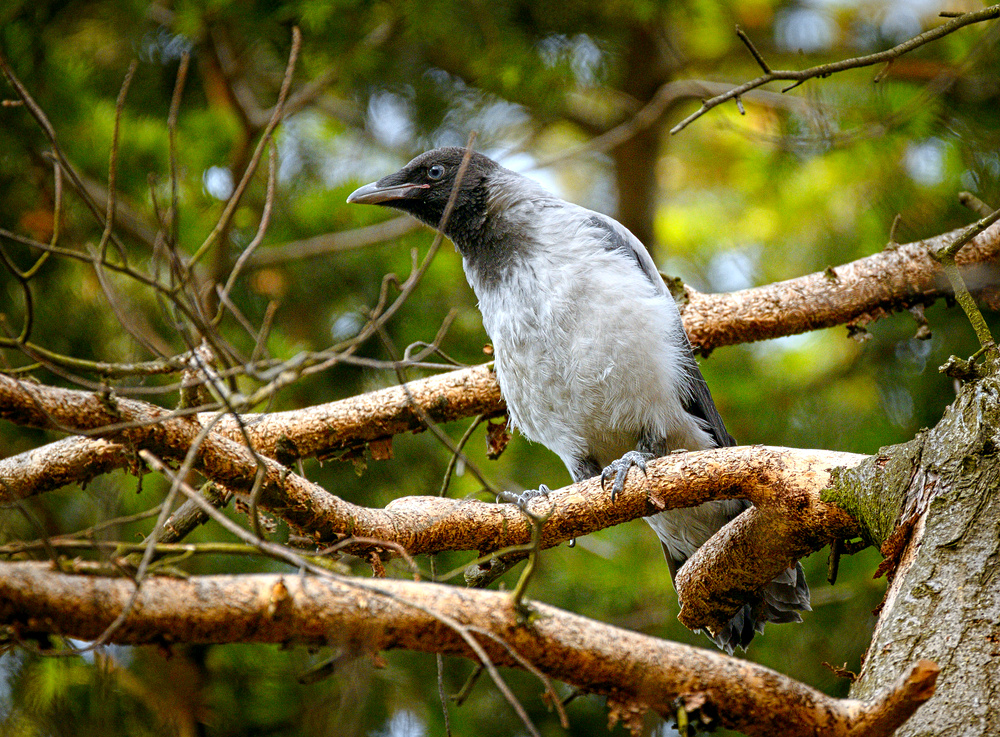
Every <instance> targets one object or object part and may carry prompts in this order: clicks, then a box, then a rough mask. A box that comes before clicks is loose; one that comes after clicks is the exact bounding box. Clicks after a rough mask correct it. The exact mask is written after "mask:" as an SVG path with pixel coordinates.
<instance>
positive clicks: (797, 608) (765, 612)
mask: <svg viewBox="0 0 1000 737" xmlns="http://www.w3.org/2000/svg"><path fill="white" fill-rule="evenodd" d="M809 611H812V607H811V606H809V584H807V583H806V576H805V573H804V572H803V571H802V565H801V564H799V563H798V562H797V561H796V563H795V567H794V568H786V569H785V570H784V571H783V572H782V573H781V574H780V575H779V576H778V577H777V578H775V579H774V580H773V581H771V583H769V584H768V585H767V586H765V587H764V590H763V591H761V597H760V598H759V599H757V600H756V601H752V602H750V603H748V604H746V605H745V606H744V607H743V608H742V609H740V610H739V611H738V612H736V616H735V617H733V618H732V619H731V620H730V621H729V623H728V624H727V625H726V626H725V627H723V628H722V630H721V631H720V632H719V633H718V634H717V635H716V636H715V637H713V638H712V640H713V641H714V642H715V644H716V645H718V646H719V648H720V649H721V650H725V651H726V652H727V653H728V654H730V655H732V654H733V651H734V650H735V649H736V646H737V645H739V646H740V647H741V648H743V649H744V650H746V649H747V645H749V644H750V641H751V640H752V639H753V636H754V635H755V634H756V633H757V632H763V631H764V625H765V624H766V623H768V622H777V623H784V622H801V621H802V617H801V616H800V615H799V612H809Z"/></svg>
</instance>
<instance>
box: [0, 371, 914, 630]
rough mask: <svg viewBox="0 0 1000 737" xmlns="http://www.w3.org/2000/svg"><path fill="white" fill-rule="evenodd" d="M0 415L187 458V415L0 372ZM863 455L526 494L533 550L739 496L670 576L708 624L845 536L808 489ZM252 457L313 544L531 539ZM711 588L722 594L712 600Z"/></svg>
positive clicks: (221, 463)
mask: <svg viewBox="0 0 1000 737" xmlns="http://www.w3.org/2000/svg"><path fill="white" fill-rule="evenodd" d="M158 413H159V414H158ZM0 417H5V418H7V419H14V420H16V421H17V422H19V423H20V424H25V425H30V426H34V427H62V428H66V427H73V428H74V429H76V430H78V431H80V430H87V429H93V428H105V427H108V426H111V425H113V424H115V423H117V424H118V425H119V426H120V427H121V426H122V425H123V424H124V425H125V426H124V427H122V429H119V430H116V431H114V433H113V434H112V435H111V436H110V439H113V440H117V441H118V442H120V443H122V444H123V445H125V446H127V447H130V448H132V449H134V451H138V450H140V449H148V450H151V451H152V452H154V453H155V454H157V455H159V456H162V457H165V458H173V459H181V458H184V457H185V456H186V454H187V453H188V451H189V448H190V447H191V445H192V443H194V442H195V441H196V439H197V436H198V433H199V432H200V430H201V425H200V424H199V423H198V422H196V421H194V420H192V419H190V418H178V417H170V416H169V414H168V413H166V412H165V411H163V410H157V409H156V408H155V407H152V406H151V405H146V404H144V403H142V402H138V401H136V400H129V399H119V400H117V403H116V405H115V407H114V411H112V410H111V409H109V407H108V405H107V404H106V403H104V402H102V401H101V399H100V398H98V397H96V396H95V395H93V394H89V393H86V392H78V391H72V390H67V389H55V388H52V387H39V386H35V385H29V384H25V383H23V382H17V381H15V380H14V379H11V378H9V377H5V376H0ZM136 423H142V424H138V425H137V424H136ZM865 458H866V456H858V455H854V454H850V453H837V452H832V451H803V450H790V449H773V448H763V447H759V446H744V447H737V448H717V449H714V450H710V451H701V452H697V453H687V454H680V455H673V456H668V457H666V458H661V459H658V460H656V461H654V462H651V463H650V464H649V465H648V468H647V473H646V475H643V476H640V475H638V474H632V476H631V477H630V478H629V479H628V480H627V483H626V484H625V488H624V490H623V491H622V492H621V493H620V494H619V495H618V497H617V499H616V500H615V501H614V502H612V500H611V495H610V490H608V489H602V488H601V484H600V481H599V480H597V479H591V480H588V481H584V482H580V483H577V484H573V485H571V486H568V487H565V488H563V489H560V490H558V491H554V492H552V493H550V494H549V496H548V497H540V498H537V499H535V500H534V501H533V502H532V504H531V505H530V507H529V511H530V512H532V513H533V514H534V515H536V516H542V515H547V519H546V522H545V525H544V526H543V528H542V530H541V535H540V537H539V541H538V544H539V546H540V547H541V548H548V547H552V546H554V545H558V544H559V543H561V542H565V541H567V540H570V539H572V538H574V537H578V536H581V535H586V534H589V533H591V532H595V531H597V530H600V529H604V528H607V527H612V526H614V525H617V524H621V523H623V522H627V521H629V520H632V519H636V518H638V517H645V516H649V515H651V514H655V513H656V512H659V511H663V510H665V509H676V508H681V507H691V506H695V505H697V504H701V503H702V502H705V501H709V500H712V499H724V498H730V499H733V498H740V499H750V500H751V501H752V502H753V503H754V504H755V506H756V507H757V509H756V510H754V511H753V514H749V513H748V514H744V515H742V516H741V517H739V518H738V519H737V520H735V521H734V523H733V525H734V526H735V527H736V528H737V529H739V530H740V535H739V538H740V541H743V540H750V541H752V542H753V543H754V544H753V545H748V544H743V543H742V542H738V543H737V544H733V545H732V546H730V547H727V548H726V550H725V551H723V552H722V553H720V558H721V559H722V560H724V561H725V563H724V564H723V565H722V566H718V565H716V566H714V567H713V566H710V565H705V566H700V565H699V566H689V567H687V568H692V570H693V571H696V572H694V573H692V574H691V580H690V583H689V582H688V578H686V577H685V576H679V577H678V591H679V593H680V596H681V600H682V601H683V602H684V606H685V607H687V610H683V609H682V621H684V622H685V624H687V625H688V626H690V627H702V626H716V623H717V621H718V619H719V618H720V617H722V616H725V612H726V611H728V608H727V607H731V606H733V603H734V602H735V597H736V596H738V595H739V592H749V591H756V590H758V589H759V588H760V587H761V586H763V585H764V584H766V583H767V582H768V581H770V580H771V578H773V577H774V575H776V574H777V573H778V572H779V571H781V570H783V569H784V568H785V567H787V566H788V565H789V564H790V563H791V561H792V560H794V559H795V557H797V556H800V555H804V554H806V553H808V552H810V551H811V550H815V549H818V548H819V547H822V546H823V545H825V544H826V543H827V542H829V541H830V540H833V539H838V538H843V537H853V536H855V535H856V534H857V533H858V530H859V527H858V525H857V523H856V522H855V521H854V520H853V519H852V518H851V517H850V516H849V515H847V514H846V513H845V512H843V511H841V510H840V509H839V508H837V507H834V506H832V505H828V504H826V503H825V502H823V501H822V499H821V494H822V493H823V491H824V490H825V489H826V488H827V487H828V486H829V485H830V483H831V478H832V477H831V474H832V473H833V470H834V469H835V468H839V467H854V466H856V465H858V464H859V463H860V462H861V461H863V460H864V459H865ZM262 460H263V465H264V469H265V472H264V478H263V482H262V486H261V490H260V497H259V500H260V505H261V506H262V507H264V508H266V509H269V510H270V511H272V512H274V513H275V514H277V515H279V516H281V517H282V518H283V519H285V520H286V521H288V522H289V524H291V525H293V526H295V527H296V528H298V529H299V530H302V531H303V532H304V533H306V534H308V535H310V536H311V537H313V538H314V539H315V540H317V541H318V542H319V541H323V542H327V541H334V540H340V539H343V538H346V537H351V536H355V537H358V538H367V539H371V540H380V541H385V542H386V543H387V544H395V545H399V546H402V547H403V548H405V549H406V550H407V551H408V552H409V553H410V554H412V555H416V554H421V553H433V552H439V551H443V550H478V551H482V552H493V551H497V550H500V549H503V548H508V547H512V546H517V545H525V544H527V543H530V542H531V541H532V523H531V521H530V520H529V519H528V518H527V517H526V516H525V515H523V513H522V512H521V510H520V509H519V508H518V507H517V506H516V505H510V504H501V505H497V504H485V503H482V502H477V501H466V500H458V499H447V498H441V497H402V498H399V499H396V500H394V501H393V502H392V503H390V504H389V505H388V506H387V507H386V508H385V509H384V510H383V509H369V508H366V507H359V506H356V505H353V504H349V503H348V502H345V501H343V500H341V499H339V498H338V497H336V496H333V495H332V494H328V493H326V492H325V491H324V490H323V489H322V488H320V487H319V486H317V485H315V484H313V483H311V482H309V481H307V480H305V479H303V478H301V477H300V476H298V475H296V474H294V473H292V472H290V471H288V469H286V468H285V467H283V466H281V465H280V464H278V463H277V462H275V461H272V460H270V459H269V458H266V457H264V458H263V459H262ZM257 462H258V461H257V457H255V456H254V455H253V454H252V453H251V452H250V451H249V450H248V449H247V448H246V447H245V446H243V445H241V444H239V443H238V442H235V441H233V440H229V439H227V438H224V437H221V436H220V435H219V434H218V433H213V434H212V435H210V436H209V437H208V438H207V439H206V440H204V442H203V443H202V444H201V447H199V449H198V455H197V461H196V464H195V467H196V468H197V469H198V470H199V471H200V472H201V473H203V474H204V475H205V476H206V477H208V478H209V479H210V480H212V481H214V482H216V483H217V484H219V485H220V486H222V487H224V488H226V489H227V490H230V491H236V492H239V493H243V494H248V493H250V491H251V489H252V487H253V483H254V478H255V475H256V472H257V468H258V465H257ZM15 484H16V480H15V479H12V478H3V479H2V483H0V494H2V496H0V498H2V499H5V500H6V499H10V498H12V497H15V496H16V495H14V494H11V492H10V490H9V489H8V487H13V486H14V485H15ZM897 513H898V512H897V510H896V509H892V510H890V511H889V512H888V514H891V515H893V516H895V515H896V514H897ZM727 529H728V528H727ZM755 546H756V547H755ZM356 547H358V548H362V549H370V548H371V547H372V546H371V544H370V543H366V544H364V545H358V546H356ZM685 570H687V569H685ZM688 586H691V588H690V589H689V588H687V587H688ZM689 592H690V593H689ZM714 592H722V593H721V597H720V598H721V601H717V598H716V597H717V596H718V595H717V594H715V593H714ZM710 595H711V598H709V597H710ZM727 597H728V598H727ZM720 612H722V614H720ZM730 616H731V615H730ZM727 618H728V617H727Z"/></svg>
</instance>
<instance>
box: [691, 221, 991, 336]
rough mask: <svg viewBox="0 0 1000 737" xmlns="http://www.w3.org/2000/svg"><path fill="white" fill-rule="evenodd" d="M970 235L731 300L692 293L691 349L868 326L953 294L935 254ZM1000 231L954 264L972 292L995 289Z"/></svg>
mask: <svg viewBox="0 0 1000 737" xmlns="http://www.w3.org/2000/svg"><path fill="white" fill-rule="evenodd" d="M964 231H965V229H964V228H960V229H957V230H953V231H951V232H948V233H944V234H942V235H938V236H934V237H931V238H926V239H924V240H920V241H914V242H913V243H908V244H906V245H901V246H898V247H896V248H886V249H885V250H883V251H880V252H879V253H876V254H873V255H871V256H866V257H865V258H861V259H858V260H857V261H852V262H850V263H847V264H844V265H842V266H837V267H831V268H829V269H827V270H826V271H818V272H815V273H813V274H808V275H806V276H800V277H797V278H795V279H788V280H786V281H782V282H776V283H774V284H768V285H766V286H763V287H756V288H754V289H744V290H741V291H739V292H729V293H726V294H702V293H700V292H695V291H694V290H692V289H691V288H690V287H688V288H687V292H688V300H689V301H688V304H687V305H686V306H682V308H681V313H682V316H683V318H684V327H685V329H686V330H687V332H688V336H689V337H690V338H691V342H692V343H693V344H694V345H696V346H697V347H698V348H700V349H701V350H703V351H706V352H707V351H711V350H714V349H715V348H719V347H721V346H726V345H735V344H737V343H748V342H752V341H756V340H767V339H769V338H778V337H782V336H786V335H797V334H799V333H805V332H808V331H810V330H818V329H820V328H828V327H833V326H835V325H843V324H845V323H852V322H853V323H862V324H863V323H866V322H870V321H874V320H875V319H878V318H879V317H882V316H884V315H887V314H889V313H890V312H892V311H893V310H900V309H905V308H907V307H910V306H912V305H914V304H930V303H932V302H933V301H934V300H936V299H939V298H941V297H943V296H946V295H950V294H951V287H950V285H949V284H948V281H947V279H946V278H945V275H944V272H943V270H942V269H941V266H940V264H938V263H937V262H936V261H935V260H934V259H933V257H932V256H931V255H930V254H931V253H934V252H936V251H937V250H939V249H940V248H942V247H943V246H944V245H946V244H948V243H950V242H952V241H954V240H956V239H957V238H960V237H961V236H962V234H963V232H964ZM998 255H1000V226H997V225H994V226H992V227H990V228H989V229H987V230H986V231H984V232H983V233H981V234H980V235H979V236H977V237H976V238H974V239H973V240H972V241H971V242H970V243H969V244H968V245H967V246H965V248H963V249H962V250H961V251H960V252H959V254H958V256H957V257H956V261H957V263H958V265H959V266H960V267H962V269H963V272H964V276H965V278H966V280H967V281H968V282H969V284H970V288H971V289H973V290H977V289H981V288H982V287H983V286H986V285H988V284H996V283H997V281H998V277H1000V269H998V266H997V264H996V263H995V261H994V260H995V259H996V257H997V256H998Z"/></svg>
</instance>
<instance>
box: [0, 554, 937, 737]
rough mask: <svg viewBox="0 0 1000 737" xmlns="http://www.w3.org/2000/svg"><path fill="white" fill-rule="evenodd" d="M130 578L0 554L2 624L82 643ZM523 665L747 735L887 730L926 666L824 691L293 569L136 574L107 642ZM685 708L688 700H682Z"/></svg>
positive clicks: (625, 637)
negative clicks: (872, 688) (854, 689)
mask: <svg viewBox="0 0 1000 737" xmlns="http://www.w3.org/2000/svg"><path fill="white" fill-rule="evenodd" d="M134 588H135V584H134V583H133V582H132V581H130V580H127V579H110V578H99V577H90V576H71V575H67V574H62V573H54V572H52V570H51V568H50V567H49V566H48V565H46V564H43V563H0V622H2V623H3V624H4V625H7V626H9V627H12V628H13V629H14V631H15V632H19V633H22V634H26V633H29V632H32V631H46V632H58V633H61V634H64V635H68V636H71V637H74V638H79V639H84V640H93V639H95V638H97V637H98V636H100V634H101V632H102V631H103V630H104V629H105V628H106V627H107V626H108V625H109V624H110V623H111V622H112V621H113V620H114V619H115V617H117V616H118V614H119V613H120V612H121V611H122V609H123V607H124V606H125V605H126V603H127V601H128V599H129V596H130V595H131V594H132V592H133V590H134ZM462 631H464V633H465V635H466V636H470V635H471V636H474V637H475V639H476V640H477V641H478V642H479V643H480V645H481V646H482V648H483V649H484V650H485V651H486V653H487V655H488V657H489V658H490V660H491V661H493V662H494V663H496V664H499V665H506V666H510V667H523V665H522V663H521V662H520V661H519V660H518V658H515V657H514V656H513V654H512V651H513V653H517V655H518V656H519V657H520V658H521V659H523V660H526V661H527V662H529V663H531V664H532V665H533V666H534V667H535V668H537V669H538V670H539V671H541V672H542V673H544V674H546V675H548V676H551V677H554V678H557V679H559V680H561V681H564V682H566V683H569V684H572V685H574V686H576V687H578V688H581V689H583V690H586V691H589V692H592V693H598V694H605V695H607V696H609V698H610V699H611V700H613V702H617V703H619V704H624V705H627V706H628V707H629V708H632V709H635V708H638V709H640V710H641V709H645V708H652V709H654V710H656V711H658V712H659V713H661V714H663V715H664V716H672V715H673V713H674V711H675V710H676V708H677V703H678V699H679V700H680V703H685V704H687V705H688V706H689V708H690V707H692V705H697V708H700V709H701V710H702V711H703V712H704V713H706V714H718V719H717V723H718V724H720V725H722V726H726V727H730V728H735V729H739V730H741V731H743V732H745V733H746V734H748V735H775V734H781V735H784V736H785V737H798V736H799V735H802V736H803V737H805V736H806V735H815V734H823V735H827V736H829V737H837V736H838V735H852V736H854V737H862V736H865V737H876V736H888V735H890V734H891V733H892V730H893V729H895V728H896V727H897V726H898V725H899V724H900V723H902V722H903V721H905V720H906V719H907V718H908V717H909V716H910V714H912V713H913V711H914V710H915V709H917V708H918V707H919V706H920V704H922V703H923V702H924V701H926V700H927V699H928V698H929V697H930V696H931V694H932V693H933V691H934V681H935V679H936V677H937V669H936V667H935V666H934V665H933V664H932V663H917V664H916V665H915V666H914V667H913V668H912V669H908V672H907V674H906V675H905V676H904V677H903V678H900V679H894V681H893V683H892V685H891V686H890V687H888V688H885V689H881V690H880V691H879V693H878V694H876V695H875V696H874V697H873V698H871V699H869V700H867V701H864V702H862V701H852V700H839V699H833V698H830V697H829V696H826V695H825V694H823V693H821V692H819V691H816V690H814V689H812V688H809V687H808V686H805V685H803V684H800V683H798V682H796V681H793V680H791V679H789V678H787V677H786V676H783V675H781V674H780V673H776V672H775V671H772V670H769V669H767V668H764V667H763V666H759V665H756V664H754V663H750V662H748V661H743V660H738V659H736V658H730V657H727V656H725V655H721V654H719V653H715V652H712V651H709V650H704V649H701V648H694V647H689V646H686V645H680V644H677V643H673V642H669V641H664V640H658V639H655V638H652V637H647V636H645V635H640V634H637V633H635V632H629V631H627V630H621V629H618V628H615V627H611V626H609V625H605V624H601V623H599V622H595V621H593V620H588V619H586V618H584V617H580V616H577V615H574V614H570V613H568V612H564V611H561V610H559V609H556V608H555V607H550V606H546V605H544V604H538V603H531V604H530V616H529V617H528V618H527V619H526V618H525V612H524V611H523V610H521V609H519V608H518V607H516V606H514V604H513V603H512V601H511V598H510V596H509V595H508V594H504V593H499V592H493V591H479V590H469V589H459V588H455V587H451V586H443V585H440V584H427V583H412V582H407V581H391V580H374V581H358V580H356V579H341V578H336V577H330V578H311V577H310V578H307V577H304V576H301V575H297V574H296V575H288V576H279V575H257V576H200V577H192V578H190V579H187V580H178V579H164V578H153V579H148V580H146V581H145V582H144V583H143V585H142V589H141V590H140V592H139V594H138V598H137V600H136V602H135V606H134V608H133V609H132V611H131V612H130V614H129V617H128V619H127V620H126V621H125V623H124V624H123V625H122V626H121V627H120V628H119V629H118V630H116V632H115V634H114V635H113V640H114V641H115V642H119V643H131V644H160V645H164V644H169V643H171V642H212V643H227V642H268V643H281V644H286V643H298V644H321V645H326V644H341V645H343V646H346V647H348V648H349V649H351V650H353V651H355V652H357V653H359V654H360V653H363V652H376V651H378V650H382V649H388V648H406V649H410V650H418V651H424V652H440V653H445V654H450V655H459V656H464V657H468V658H475V657H476V655H475V654H474V652H473V651H472V650H471V649H470V646H469V643H468V641H467V640H466V639H465V638H463V636H462ZM692 710H693V709H692Z"/></svg>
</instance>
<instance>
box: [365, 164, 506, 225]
mask: <svg viewBox="0 0 1000 737" xmlns="http://www.w3.org/2000/svg"><path fill="white" fill-rule="evenodd" d="M465 154H466V149H464V148H454V147H453V148H437V149H434V150H433V151H427V152H426V153H422V154H420V156H418V157H417V158H415V159H414V160H413V161H411V162H410V163H409V164H407V165H406V166H404V167H403V168H402V169H400V170H399V171H397V172H396V173H395V174H389V175H388V176H385V177H382V178H381V179H379V180H378V181H377V182H373V183H372V184H366V185H365V186H364V187H361V188H360V189H357V190H355V191H354V192H352V193H351V196H350V197H348V198H347V201H348V202H352V203H353V202H356V203H361V204H368V205H383V206H385V207H392V208H395V209H397V210H402V211H403V212H407V213H409V214H410V215H412V216H413V217H415V218H417V219H418V220H421V221H423V222H425V223H427V224H428V225H430V226H432V227H434V228H438V227H439V226H440V225H441V220H442V217H443V216H444V211H445V207H446V206H447V204H448V199H449V198H450V197H451V194H452V192H453V191H454V190H455V189H456V186H457V192H456V194H455V205H454V208H453V210H452V212H451V214H450V216H449V217H448V220H447V222H445V223H444V227H443V228H442V230H443V232H444V234H445V235H447V236H448V237H450V238H451V239H452V240H458V239H456V235H459V236H460V235H461V234H462V231H463V230H464V229H468V228H473V227H476V226H477V225H478V224H480V223H481V222H482V220H483V218H484V216H485V214H486V209H487V201H488V194H489V193H488V189H487V180H488V178H489V176H490V174H492V173H493V172H495V171H497V170H498V169H499V168H500V167H499V165H498V164H497V163H496V162H494V161H493V160H492V159H489V158H487V157H485V156H483V155H482V154H479V153H475V152H472V153H471V154H470V156H469V161H468V164H467V165H466V167H465V171H464V172H462V177H461V179H460V180H459V179H458V175H459V171H460V169H461V168H462V161H463V159H464V158H465ZM456 183H457V185H456Z"/></svg>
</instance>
